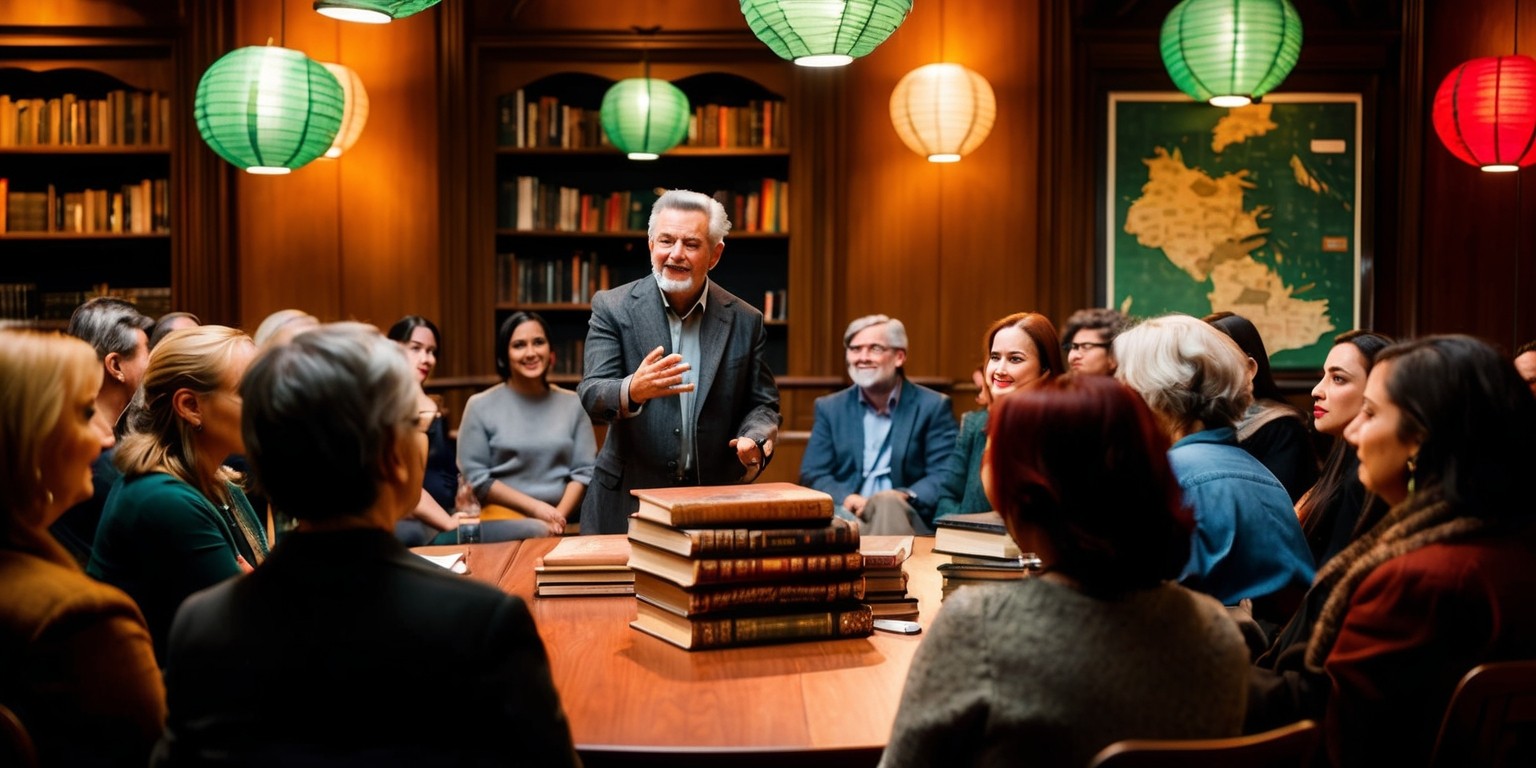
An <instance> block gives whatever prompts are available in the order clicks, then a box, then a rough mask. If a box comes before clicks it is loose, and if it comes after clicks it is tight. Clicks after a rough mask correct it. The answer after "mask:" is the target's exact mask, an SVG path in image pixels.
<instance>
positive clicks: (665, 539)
mask: <svg viewBox="0 0 1536 768" xmlns="http://www.w3.org/2000/svg"><path fill="white" fill-rule="evenodd" d="M629 538H630V540H631V541H638V542H641V543H643V544H650V545H651V546H653V547H658V548H660V549H665V550H667V551H668V552H673V553H676V554H679V555H683V556H684V557H720V556H725V555H747V556H754V555H769V554H776V553H787V552H798V553H801V554H804V553H807V552H849V551H852V550H855V549H860V545H859V529H858V528H855V527H854V526H853V525H851V524H849V523H848V521H846V520H843V519H841V518H832V520H831V521H830V522H828V523H827V524H826V525H818V526H816V527H814V528H812V527H796V528H676V527H674V526H670V525H664V524H662V523H658V522H656V521H655V520H649V519H647V518H644V517H640V516H639V515H631V516H630V518H629ZM907 538H908V539H909V540H910V539H911V537H910V536H909V537H907Z"/></svg>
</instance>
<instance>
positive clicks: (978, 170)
mask: <svg viewBox="0 0 1536 768" xmlns="http://www.w3.org/2000/svg"><path fill="white" fill-rule="evenodd" d="M1039 14H1040V8H1039V4H1038V3H1035V2H1021V3H1008V4H999V3H992V2H982V1H981V0H949V1H948V2H945V3H943V4H929V5H926V6H923V5H920V6H918V7H917V8H916V9H914V11H913V13H912V15H911V16H910V17H909V18H908V19H907V21H906V23H905V24H903V25H902V27H901V28H900V29H899V30H897V32H896V34H895V35H893V36H892V37H891V39H890V40H888V41H886V42H885V44H884V45H882V46H881V47H880V48H879V49H877V50H876V51H875V52H874V53H872V54H870V55H869V56H866V57H864V58H863V59H860V60H858V61H855V62H854V63H853V64H851V65H850V66H849V67H848V75H847V77H848V79H849V87H848V93H849V96H848V99H849V106H848V110H847V111H848V143H849V153H848V156H849V161H848V174H847V179H848V180H847V183H846V184H845V185H844V187H843V189H842V194H844V195H845V196H846V198H847V200H848V205H849V210H848V224H847V229H848V234H847V252H846V254H845V256H844V263H845V267H844V271H845V275H846V278H845V280H844V282H843V283H842V286H843V289H842V290H843V296H844V303H845V305H846V311H845V313H844V315H843V316H842V317H838V318H833V319H832V322H831V323H830V326H829V327H826V328H825V329H823V330H824V332H825V333H827V334H828V335H829V336H830V337H834V338H838V337H840V334H841V332H842V329H843V327H844V325H846V323H847V322H848V321H849V320H851V319H853V318H855V317H859V316H861V315H865V314H869V313H872V312H883V313H885V314H889V315H892V316H895V317H900V318H901V319H902V321H903V322H905V323H906V326H907V332H908V335H909V336H910V349H909V350H908V355H907V369H908V370H909V371H911V372H912V373H914V374H916V375H937V376H944V377H947V378H955V379H960V380H969V379H970V372H971V369H972V368H974V367H975V366H976V365H977V364H979V363H980V362H981V360H982V358H983V350H982V341H981V339H980V336H981V333H982V332H983V331H984V330H985V328H986V327H987V325H988V324H990V323H991V322H992V321H993V320H995V319H997V318H998V317H1001V316H1003V315H1005V314H1008V313H1010V312H1016V311H1020V310H1025V309H1037V308H1041V307H1042V306H1043V305H1044V304H1046V303H1047V301H1046V299H1045V290H1046V288H1045V286H1043V285H1042V284H1041V281H1040V280H1038V279H1037V274H1038V270H1039V265H1038V259H1040V258H1042V257H1043V254H1042V253H1041V252H1040V251H1039V250H1038V249H1037V248H1036V243H1037V237H1038V228H1039V226H1040V224H1039V219H1038V214H1039V211H1040V210H1041V209H1040V201H1039V197H1038V194H1039V192H1038V189H1039V187H1038V184H1037V181H1038V177H1039V168H1038V166H1037V158H1038V156H1039V143H1038V142H1039V136H1040V134H1039V129H1038V126H1039V118H1038V113H1039V104H1040V101H1039V99H1040V88H1041V85H1040V71H1039V55H1040V49H1039V45H1038V40H1039V35H1038V24H1039ZM940 60H944V61H950V62H954V63H958V64H961V65H964V66H966V67H968V68H970V69H973V70H975V71H976V72H978V73H980V74H981V75H982V76H984V77H986V78H987V80H988V81H989V82H990V83H991V85H992V89H993V92H994V94H995V96H996V98H997V107H998V115H997V120H996V122H995V124H994V126H993V128H992V132H991V134H990V135H989V136H988V137H987V140H986V141H985V142H984V143H983V144H982V145H981V146H980V147H978V148H977V149H976V151H975V152H973V153H972V154H971V155H969V156H967V157H965V158H963V159H962V160H961V161H960V162H959V163H955V164H935V163H930V162H928V161H927V159H926V158H924V157H922V156H919V155H917V154H915V153H914V152H912V151H911V150H910V149H908V148H907V147H906V146H905V145H904V144H902V143H901V140H900V139H899V138H898V137H897V135H896V132H895V129H894V128H893V127H892V126H891V119H890V96H891V91H892V90H893V89H894V88H895V87H896V84H897V82H898V81H899V80H900V79H901V78H902V77H903V76H905V75H906V74H907V73H908V72H910V71H912V70H913V69H916V68H917V67H920V66H922V65H924V64H929V63H932V62H935V61H940ZM1069 258H1070V257H1069ZM1048 309H1049V308H1047V310H1048ZM833 354H835V355H836V357H837V361H838V365H837V367H838V368H839V369H840V368H841V352H840V351H837V350H835V349H834V350H833Z"/></svg>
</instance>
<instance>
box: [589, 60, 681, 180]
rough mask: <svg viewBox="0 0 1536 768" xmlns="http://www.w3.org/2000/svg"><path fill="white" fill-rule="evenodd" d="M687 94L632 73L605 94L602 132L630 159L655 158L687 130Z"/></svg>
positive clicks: (601, 113) (664, 83) (600, 116)
mask: <svg viewBox="0 0 1536 768" xmlns="http://www.w3.org/2000/svg"><path fill="white" fill-rule="evenodd" d="M688 112H689V106H688V96H687V95H686V94H684V93H683V92H682V91H681V90H678V87H677V86H675V85H673V84H671V83H669V82H667V81H665V80H658V79H656V78H653V77H631V78H627V79H624V80H620V81H618V82H617V83H614V84H613V87H612V88H609V89H608V92H607V93H605V94H603V106H602V108H601V110H600V111H599V113H598V117H599V118H600V119H601V121H602V124H603V133H606V134H608V140H609V141H611V142H613V145H614V146H616V147H618V148H619V149H621V150H623V151H624V152H627V153H629V159H631V160H655V159H656V158H657V157H659V156H660V155H661V153H663V152H665V151H667V150H669V149H671V148H673V147H675V146H677V143H678V142H680V141H682V140H683V136H685V135H687V133H688Z"/></svg>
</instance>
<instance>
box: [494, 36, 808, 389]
mask: <svg viewBox="0 0 1536 768" xmlns="http://www.w3.org/2000/svg"><path fill="white" fill-rule="evenodd" d="M633 42H634V41H633V39H631V38H627V37H624V36H616V37H614V38H612V39H611V40H607V41H606V42H604V40H596V41H592V42H591V43H588V44H586V45H584V46H581V47H564V46H561V47H559V48H553V47H547V46H541V45H532V46H529V45H525V44H520V43H517V42H513V41H510V40H488V41H482V42H481V43H480V44H479V45H476V46H473V47H474V50H475V56H476V65H477V66H476V67H475V68H474V72H475V73H476V75H475V77H476V80H475V81H473V82H472V90H471V91H470V93H471V95H472V100H473V101H474V102H475V104H476V107H477V111H476V115H477V116H476V118H475V120H476V125H475V127H474V130H473V134H474V141H473V143H472V156H477V157H479V158H481V160H480V161H479V162H476V163H474V164H473V165H474V167H472V168H471V169H470V174H469V175H470V183H471V188H472V189H473V190H474V192H473V193H472V194H471V196H470V199H471V200H472V201H474V202H473V203H472V210H471V211H470V216H469V221H468V223H469V230H468V235H469V238H468V240H469V246H470V252H469V256H470V263H471V275H472V277H471V279H470V281H469V283H470V285H471V286H473V287H475V293H476V294H477V295H475V296H471V297H469V298H468V300H469V302H470V304H471V305H473V306H478V307H479V309H478V310H476V311H474V312H472V314H471V318H473V317H476V316H478V317H481V318H485V320H484V321H482V322H484V328H483V329H473V333H471V334H470V335H471V337H472V338H471V340H470V343H471V344H472V349H476V350H484V351H483V352H478V351H477V352H476V353H475V358H474V360H475V367H476V368H478V367H480V366H488V364H489V361H490V360H491V358H492V355H493V354H494V338H495V332H496V328H497V326H498V325H499V324H500V323H501V321H503V320H504V319H505V318H506V317H508V316H509V315H511V314H512V313H513V312H516V311H532V312H537V313H538V314H539V315H541V316H542V317H543V318H544V319H545V321H546V323H547V324H548V326H549V328H548V330H549V334H550V341H551V344H552V346H553V347H554V348H555V349H556V352H557V355H556V358H557V368H556V369H555V370H554V371H552V373H553V374H554V375H555V376H556V377H557V378H560V379H567V378H568V379H569V380H570V381H571V382H573V383H574V382H575V381H579V376H580V366H579V361H572V360H571V359H570V358H571V357H572V355H574V354H579V353H580V342H584V341H585V338H586V330H587V322H588V320H589V318H590V314H591V304H590V299H591V294H592V293H594V292H596V291H597V290H602V289H603V288H612V287H617V286H619V285H622V284H624V283H626V282H629V281H631V280H634V279H637V278H640V277H643V276H645V275H647V274H649V272H650V261H649V255H648V253H647V250H646V233H645V231H644V228H645V221H646V219H648V217H649V214H650V204H651V201H652V200H654V193H653V192H651V191H652V190H655V189H658V188H662V189H665V188H682V189H693V190H695V191H699V192H704V193H706V194H711V195H714V196H716V197H717V199H721V200H722V203H723V204H725V205H726V209H727V214H728V215H729V216H730V218H731V223H732V228H731V232H730V234H729V235H727V237H726V250H725V254H724V256H723V258H722V260H721V262H720V266H719V267H717V268H716V269H715V270H714V272H713V273H712V274H711V279H712V280H714V281H715V282H717V283H719V284H720V285H721V286H722V287H724V288H725V289H726V290H729V291H731V292H732V293H734V294H736V295H737V296H739V297H741V298H742V299H743V300H745V301H747V302H749V303H751V304H752V305H754V306H756V307H757V308H758V309H759V310H764V309H768V310H773V312H774V313H773V314H771V315H769V316H768V318H767V319H768V323H767V326H768V329H767V332H768V364H769V367H770V368H772V369H773V370H774V371H775V373H777V374H780V375H783V374H786V373H788V370H789V363H788V357H789V355H788V347H789V336H790V327H789V326H790V324H789V320H788V317H789V316H788V313H787V312H783V309H784V308H785V307H786V305H787V304H788V289H789V286H790V272H791V257H790V251H791V245H792V242H793V238H794V223H793V221H792V217H791V216H790V212H789V208H788V205H787V200H788V199H789V197H790V193H789V191H788V190H789V188H790V186H791V183H790V182H791V179H790V166H791V158H792V150H793V147H792V145H791V134H790V130H789V128H790V120H792V119H793V118H792V108H791V106H789V105H788V94H790V93H792V91H793V88H792V84H793V77H794V72H793V67H792V65H790V64H788V63H787V62H783V61H782V60H779V59H777V58H776V57H773V56H772V55H771V53H768V55H763V54H765V53H767V52H766V50H763V51H758V50H756V49H754V48H752V47H750V46H748V47H744V48H742V49H740V50H736V49H730V50H726V49H720V50H715V49H713V48H712V47H711V46H710V45H708V44H701V43H697V42H695V41H691V40H669V41H664V42H662V43H659V44H657V45H656V46H655V47H652V48H650V49H649V52H648V55H649V57H650V62H651V76H652V77H656V78H661V79H666V80H669V81H671V82H673V83H674V84H675V85H677V86H678V87H679V88H681V89H682V90H683V91H684V93H686V94H688V96H689V100H690V104H691V105H693V106H694V107H695V108H696V109H695V110H694V111H695V112H697V115H698V117H700V118H702V117H704V115H705V114H706V113H705V110H706V108H708V109H709V110H710V111H709V112H708V114H709V119H710V120H712V121H713V120H715V116H716V115H719V114H720V113H721V111H722V110H721V107H722V106H724V107H725V109H724V112H726V113H728V114H729V115H731V116H730V117H727V118H721V119H720V120H719V122H718V123H711V124H712V125H714V126H715V127H716V128H718V129H720V130H711V131H710V132H709V135H708V136H707V137H706V136H705V131H704V128H703V127H700V126H698V125H695V126H694V127H693V129H692V132H691V135H690V137H689V138H688V139H685V142H684V143H683V144H681V145H679V146H678V147H675V148H674V149H672V150H670V151H668V152H666V153H664V154H663V155H662V156H661V158H659V159H657V160H654V161H634V160H630V159H628V158H627V157H626V156H625V155H624V154H623V153H621V152H619V151H618V150H617V149H616V148H614V147H613V146H611V145H607V144H606V139H605V138H604V137H603V136H602V133H601V128H600V126H598V125H597V124H596V122H597V114H598V109H599V107H600V106H601V102H602V96H603V94H604V93H605V92H606V91H607V89H608V87H609V86H611V85H612V84H613V83H614V82H617V81H618V80H619V79H622V78H626V77H639V76H640V61H639V56H638V54H635V55H633V56H632V57H631V52H630V50H629V49H630V48H631V47H632V45H633ZM530 105H536V106H533V107H530ZM530 109H532V110H533V111H534V114H530ZM770 112H771V115H770V114H769V113H770ZM518 115H522V118H523V119H522V122H521V125H520V126H519V123H518V120H517V116H518ZM774 119H777V120H778V121H779V123H780V127H779V128H778V129H777V130H776V131H775V130H774V129H773V128H772V127H771V126H772V121H773V120H774ZM765 120H766V121H767V123H768V125H769V128H768V130H767V131H764V125H763V124H764V122H765ZM531 126H538V127H539V129H537V130H536V129H531V128H530V127H531ZM728 126H729V128H728V129H727V127H728ZM551 127H553V129H554V130H552V131H544V130H542V129H547V128H551ZM530 133H531V135H530ZM706 138H707V139H708V144H706V143H705V140H706ZM722 143H723V144H726V145H725V146H721V144H722ZM520 179H521V181H520ZM532 180H536V183H537V185H538V188H539V189H540V190H541V192H540V194H542V195H544V196H545V197H541V198H539V199H538V200H537V205H540V206H542V208H540V209H539V210H540V213H541V214H544V213H547V212H548V211H550V210H552V209H553V207H554V205H556V204H561V203H563V201H565V200H570V201H574V202H573V203H572V204H573V205H575V206H576V208H575V210H574V211H573V210H571V209H565V210H564V211H563V215H561V214H556V215H555V216H553V217H551V216H548V215H533V214H531V213H530V211H529V210H528V207H529V206H530V205H533V204H534V203H530V202H529V200H532V199H533V198H530V197H529V196H528V195H527V192H528V190H529V189H530V187H531V186H532V184H533V183H535V182H533V181H532ZM545 187H549V188H556V191H553V192H551V191H548V190H546V189H544V188H545ZM561 187H563V188H565V189H566V191H564V192H559V191H558V188H561ZM765 191H768V192H771V193H773V194H774V195H781V197H775V198H774V199H772V200H768V201H767V202H766V203H765V200H766V199H767V198H766V196H765ZM642 192H647V193H650V194H641V193H642ZM630 193H633V194H630ZM717 193H719V194H717ZM562 195H564V197H563V198H562V197H561V196H562ZM610 195H624V197H623V198H622V199H621V200H616V201H610V200H609V199H608V197H609V196H610ZM583 196H585V197H586V198H587V200H586V201H585V202H586V205H585V208H584V210H585V211H586V212H587V215H585V216H584V215H582V210H583V207H582V200H581V198H582V197H583ZM519 200H521V201H522V202H521V204H522V205H523V206H524V208H523V209H522V210H521V211H520V210H519V209H518V207H517V205H518V201H519ZM557 201H560V202H557ZM622 206H627V208H621V207H622ZM620 208H621V209H620ZM616 209H619V210H616ZM749 211H750V213H749ZM770 217H771V221H769V218H770ZM573 261H574V262H575V264H574V265H573V263H572V262H573ZM530 273H533V274H530ZM474 275H478V276H479V277H474ZM604 278H606V279H604ZM770 294H772V295H773V297H774V300H773V304H774V306H766V305H767V304H768V303H769V302H768V296H769V295H770ZM765 314H766V313H765ZM573 344H575V346H574V347H573V346H572V345H573ZM482 358H483V360H484V362H483V363H482V362H480V361H481V360H482ZM572 362H576V363H578V364H577V365H575V366H574V367H572V366H571V363H572Z"/></svg>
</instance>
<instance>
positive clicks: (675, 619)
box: [629, 599, 874, 650]
mask: <svg viewBox="0 0 1536 768" xmlns="http://www.w3.org/2000/svg"><path fill="white" fill-rule="evenodd" d="M635 606H636V608H635V620H634V621H632V622H630V624H629V625H630V626H631V627H634V628H635V629H638V630H640V631H641V632H644V633H646V634H648V635H652V636H654V637H658V638H660V639H662V640H665V641H667V642H669V643H671V644H673V645H676V646H678V647H679V648H686V649H688V650H704V649H709V648H732V647H735V646H741V645H757V644H762V643H784V642H800V641H809V640H836V639H842V638H854V637H868V636H869V635H870V633H872V632H873V631H874V617H873V615H872V614H871V612H870V609H869V606H867V605H861V604H859V603H845V604H839V605H831V606H826V607H823V608H816V609H805V608H798V607H796V608H790V609H789V610H777V611H771V612H762V611H753V612H743V611H734V612H728V613H723V614H719V613H717V614H710V615H705V616H692V617H689V616H679V615H677V614H675V613H673V612H671V611H669V610H667V609H665V608H662V607H659V606H656V605H652V604H651V603H649V602H646V601H645V600H644V599H638V600H636V601H635Z"/></svg>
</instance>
